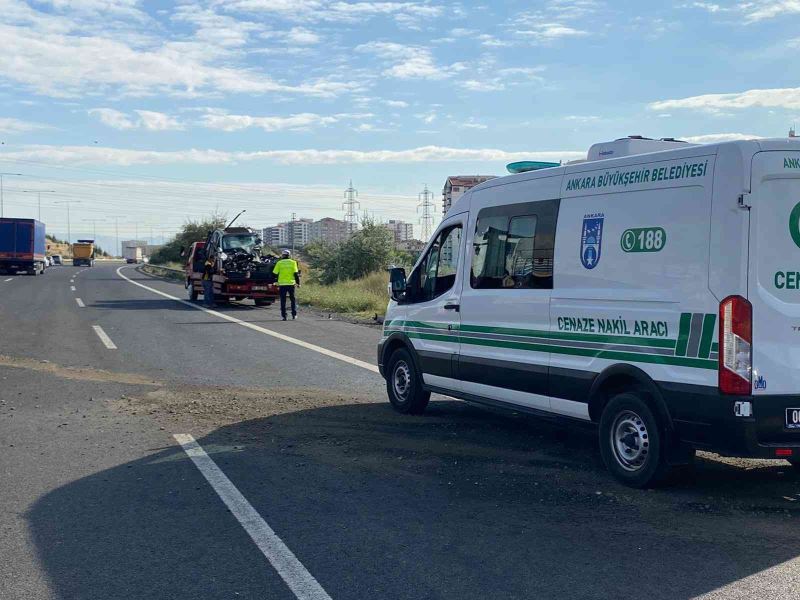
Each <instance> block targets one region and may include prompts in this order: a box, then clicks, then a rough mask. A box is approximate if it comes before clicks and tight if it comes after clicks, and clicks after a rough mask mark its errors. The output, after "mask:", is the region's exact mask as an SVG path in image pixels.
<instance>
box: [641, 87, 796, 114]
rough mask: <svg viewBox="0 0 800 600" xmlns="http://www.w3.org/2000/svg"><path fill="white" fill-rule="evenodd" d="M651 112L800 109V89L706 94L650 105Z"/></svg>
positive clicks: (661, 101) (660, 101)
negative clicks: (671, 110) (681, 109)
mask: <svg viewBox="0 0 800 600" xmlns="http://www.w3.org/2000/svg"><path fill="white" fill-rule="evenodd" d="M648 108H650V110H670V109H677V108H684V109H693V110H703V111H708V112H714V113H716V112H719V111H723V110H741V109H746V108H785V109H791V110H797V109H800V88H774V89H765V90H747V91H744V92H738V93H731V94H704V95H702V96H690V97H688V98H679V99H672V100H659V101H657V102H652V103H650V104H649V105H648Z"/></svg>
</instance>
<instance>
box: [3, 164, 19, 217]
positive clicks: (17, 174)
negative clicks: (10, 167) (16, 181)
mask: <svg viewBox="0 0 800 600" xmlns="http://www.w3.org/2000/svg"><path fill="white" fill-rule="evenodd" d="M4 175H14V176H15V177H22V173H0V219H2V218H3V212H4V209H5V207H4V205H3V176H4Z"/></svg>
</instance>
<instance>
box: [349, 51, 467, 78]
mask: <svg viewBox="0 0 800 600" xmlns="http://www.w3.org/2000/svg"><path fill="white" fill-rule="evenodd" d="M356 51H357V52H364V53H367V54H372V55H374V56H376V57H377V58H379V59H381V60H383V61H384V62H385V63H387V68H386V69H385V70H384V71H383V74H384V75H386V76H388V77H394V78H396V79H447V78H449V77H452V76H453V75H455V74H456V73H459V72H461V71H463V70H465V69H466V68H467V67H466V65H465V64H464V63H460V62H457V63H453V64H451V65H438V64H436V62H435V61H434V59H433V54H432V53H431V51H430V50H429V49H428V48H424V47H422V46H406V45H404V44H398V43H396V42H368V43H366V44H361V45H360V46H356Z"/></svg>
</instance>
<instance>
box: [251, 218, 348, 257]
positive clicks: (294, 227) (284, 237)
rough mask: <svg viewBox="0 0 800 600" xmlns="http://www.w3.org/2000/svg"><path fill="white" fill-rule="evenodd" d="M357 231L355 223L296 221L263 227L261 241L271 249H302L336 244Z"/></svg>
mask: <svg viewBox="0 0 800 600" xmlns="http://www.w3.org/2000/svg"><path fill="white" fill-rule="evenodd" d="M357 229H358V225H357V224H355V223H348V222H347V221H340V220H339V219H333V218H331V217H324V218H322V219H320V220H319V221H314V220H313V219H296V220H294V221H286V222H285V223H278V224H277V225H272V226H271V227H265V228H264V229H263V231H262V235H261V237H262V239H263V240H264V243H265V244H266V245H267V246H270V247H272V248H275V249H278V248H286V247H291V246H294V247H295V248H302V247H303V246H306V245H307V244H309V243H311V242H324V243H328V244H338V243H339V242H343V241H344V240H346V239H347V238H349V237H350V236H351V235H353V233H355V232H356V230H357Z"/></svg>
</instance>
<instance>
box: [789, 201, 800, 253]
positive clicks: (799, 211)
mask: <svg viewBox="0 0 800 600" xmlns="http://www.w3.org/2000/svg"><path fill="white" fill-rule="evenodd" d="M789 233H790V234H791V236H792V240H794V243H795V244H796V245H797V247H798V248H800V202H798V203H797V204H795V205H794V208H793V209H792V214H790V215H789Z"/></svg>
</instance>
